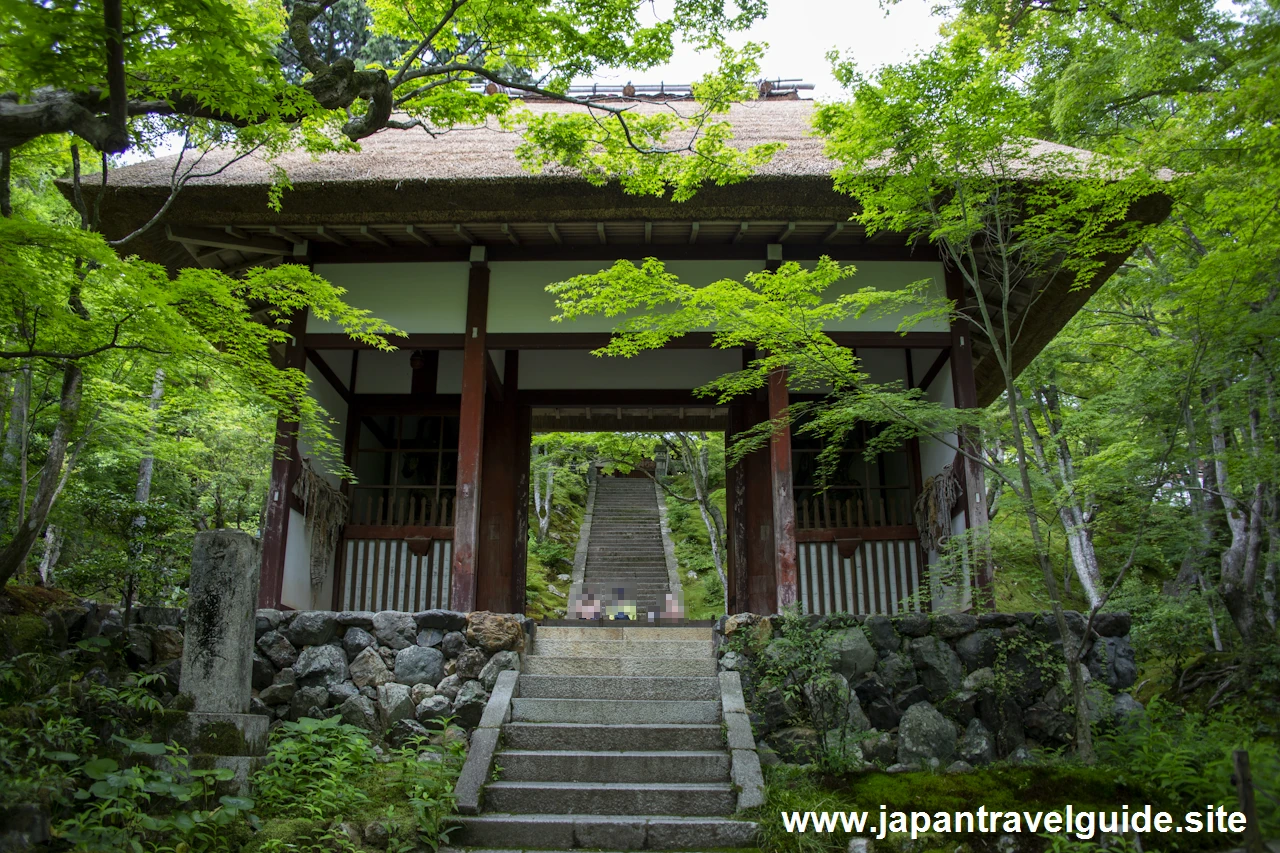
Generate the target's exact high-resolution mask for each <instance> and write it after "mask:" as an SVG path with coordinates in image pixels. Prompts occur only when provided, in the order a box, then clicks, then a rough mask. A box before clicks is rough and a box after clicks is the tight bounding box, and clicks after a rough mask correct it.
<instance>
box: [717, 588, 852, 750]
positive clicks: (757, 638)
mask: <svg viewBox="0 0 1280 853" xmlns="http://www.w3.org/2000/svg"><path fill="white" fill-rule="evenodd" d="M825 624H828V625H829V624H831V623H829V622H828V623H825ZM772 627H773V630H772V634H771V636H770V637H768V638H766V636H765V633H764V632H760V631H757V630H756V629H755V628H753V627H747V628H743V629H740V630H738V631H737V632H735V633H734V634H733V635H732V636H731V637H730V638H729V640H728V647H729V649H730V650H731V651H735V652H737V653H738V655H739V656H740V657H741V659H742V660H743V668H742V672H741V674H742V676H743V680H744V682H745V683H744V688H745V693H746V694H747V697H748V701H749V702H751V703H752V705H753V710H755V711H756V712H757V713H758V714H760V713H762V712H763V711H764V709H763V708H762V707H761V705H763V703H765V702H767V701H771V700H772V701H776V700H777V699H778V698H779V697H780V698H781V701H782V703H783V705H784V707H787V708H790V709H793V710H794V713H793V715H792V717H791V719H789V720H787V723H788V724H790V725H797V726H803V725H808V726H811V727H812V728H813V729H814V730H815V731H816V732H818V733H819V735H820V738H819V743H818V749H817V755H816V756H815V759H816V763H817V764H818V766H819V768H821V769H822V770H823V771H824V772H829V773H835V774H841V773H846V772H849V771H851V770H857V769H861V767H862V766H863V763H864V762H863V759H862V748H861V746H860V744H859V742H860V740H861V739H862V737H864V736H865V733H864V732H862V731H861V730H860V729H859V728H858V727H857V726H855V725H854V723H853V721H852V719H851V717H850V712H851V710H852V708H853V706H854V704H855V703H856V702H857V701H858V700H857V695H856V694H855V693H854V692H853V690H852V689H851V687H850V686H849V682H848V681H847V680H846V679H845V678H844V676H842V675H841V674H840V673H838V672H836V670H835V665H836V660H837V658H836V655H835V653H834V652H833V651H832V649H831V647H830V645H829V644H830V641H831V638H832V634H833V631H832V630H831V628H829V627H817V626H815V625H813V624H812V623H811V622H810V620H809V618H808V617H807V616H805V615H804V614H802V613H801V612H800V610H799V607H798V606H793V607H790V608H787V609H786V610H784V611H783V612H782V613H781V614H779V615H777V616H774V617H773V620H772ZM857 630H861V628H858V629H857ZM824 733H825V734H824Z"/></svg>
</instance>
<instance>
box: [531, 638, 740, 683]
mask: <svg viewBox="0 0 1280 853" xmlns="http://www.w3.org/2000/svg"><path fill="white" fill-rule="evenodd" d="M542 630H546V629H542ZM677 630H678V629H677ZM519 684H520V686H519V688H518V694H519V696H520V698H522V699H693V700H705V701H715V700H718V699H719V698H720V679H718V678H711V677H702V678H699V677H685V678H644V677H641V676H622V675H603V676H601V675H528V674H521V676H520V682H519Z"/></svg>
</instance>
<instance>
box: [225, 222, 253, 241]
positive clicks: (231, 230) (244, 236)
mask: <svg viewBox="0 0 1280 853" xmlns="http://www.w3.org/2000/svg"><path fill="white" fill-rule="evenodd" d="M222 230H223V231H226V232H227V233H228V234H230V235H231V236H232V237H235V238H236V239H237V240H248V239H249V235H248V233H246V232H245V231H244V230H242V229H240V228H237V227H235V226H234V225H228V226H226V227H225V228H223V229H222Z"/></svg>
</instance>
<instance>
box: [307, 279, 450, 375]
mask: <svg viewBox="0 0 1280 853" xmlns="http://www.w3.org/2000/svg"><path fill="white" fill-rule="evenodd" d="M470 267H471V265H470V264H468V263H465V262H460V263H443V262H442V263H429V264H428V263H418V264H414V263H404V264H317V265H316V267H315V272H316V274H317V275H320V276H323V277H324V278H326V279H328V280H329V281H331V282H332V283H333V284H335V285H337V286H339V287H342V288H345V289H346V291H347V293H346V296H345V297H344V298H345V299H346V300H347V302H348V303H349V304H351V305H354V306H355V307H357V308H364V309H367V310H369V311H371V312H372V313H373V315H374V316H375V317H377V318H378V319H380V320H385V321H387V322H388V323H390V324H391V325H393V326H395V327H396V328H398V329H400V330H401V331H405V332H421V333H424V334H425V333H433V334H442V333H450V332H452V333H457V332H461V331H462V330H463V327H464V326H465V325H466V322H467V275H468V271H469V270H470ZM307 331H308V332H341V331H342V328H341V327H340V326H339V325H338V324H337V323H335V322H333V321H332V320H321V319H319V318H316V317H311V318H309V320H308V322H307ZM360 361H361V364H360V370H361V372H363V371H364V356H363V355H361V356H360Z"/></svg>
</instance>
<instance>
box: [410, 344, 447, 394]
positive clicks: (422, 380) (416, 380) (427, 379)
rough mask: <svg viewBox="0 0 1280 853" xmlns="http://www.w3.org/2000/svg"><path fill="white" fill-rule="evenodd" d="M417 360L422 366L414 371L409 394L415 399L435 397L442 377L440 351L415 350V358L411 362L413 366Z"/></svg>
mask: <svg viewBox="0 0 1280 853" xmlns="http://www.w3.org/2000/svg"><path fill="white" fill-rule="evenodd" d="M415 360H417V361H418V362H419V364H420V366H419V367H415V368H414V369H413V378H412V380H410V384H409V392H410V393H411V394H413V395H414V396H415V397H420V396H433V395H434V394H435V393H436V383H437V382H438V380H439V375H440V350H436V349H425V350H424V349H420V350H414V353H413V358H411V359H410V360H409V363H410V365H411V366H412V364H413V363H414V361H415Z"/></svg>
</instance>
